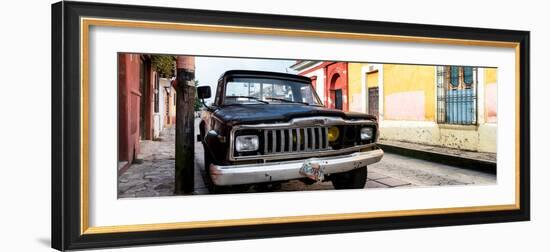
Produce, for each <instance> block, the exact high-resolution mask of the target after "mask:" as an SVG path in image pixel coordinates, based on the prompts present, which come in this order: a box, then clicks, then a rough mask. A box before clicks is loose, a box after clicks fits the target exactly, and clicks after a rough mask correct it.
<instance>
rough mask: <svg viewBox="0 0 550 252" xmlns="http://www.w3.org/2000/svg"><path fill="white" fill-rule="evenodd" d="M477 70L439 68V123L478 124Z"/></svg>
mask: <svg viewBox="0 0 550 252" xmlns="http://www.w3.org/2000/svg"><path fill="white" fill-rule="evenodd" d="M476 78H477V68H474V67H458V66H438V67H437V122H438V123H445V124H457V125H476V124H477V89H476V84H477V80H476Z"/></svg>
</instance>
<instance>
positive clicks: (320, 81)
mask: <svg viewBox="0 0 550 252" xmlns="http://www.w3.org/2000/svg"><path fill="white" fill-rule="evenodd" d="M323 69H324V68H319V69H317V70H315V71H312V72H309V73H307V74H306V75H305V76H307V77H310V78H311V77H312V76H317V81H316V84H315V91H316V92H317V95H318V96H319V99H321V102H322V103H323V104H324V103H325V77H326V76H325V72H324V70H323ZM325 105H326V104H325Z"/></svg>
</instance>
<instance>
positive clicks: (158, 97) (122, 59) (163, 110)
mask: <svg viewBox="0 0 550 252" xmlns="http://www.w3.org/2000/svg"><path fill="white" fill-rule="evenodd" d="M118 62H119V64H118V162H119V165H118V168H119V171H123V170H124V169H126V168H127V167H128V166H129V165H130V164H132V162H134V160H135V159H136V158H137V157H138V154H139V153H140V141H141V140H154V139H155V138H158V137H159V135H160V132H161V131H162V129H163V128H165V127H167V126H170V125H171V124H174V123H175V119H174V118H175V98H174V97H175V95H176V91H175V89H174V88H173V87H172V85H171V82H170V80H167V79H164V78H159V75H158V74H157V72H156V71H155V70H154V69H153V67H152V65H151V58H150V56H148V55H143V54H131V53H120V54H119V55H118ZM165 101H167V102H165Z"/></svg>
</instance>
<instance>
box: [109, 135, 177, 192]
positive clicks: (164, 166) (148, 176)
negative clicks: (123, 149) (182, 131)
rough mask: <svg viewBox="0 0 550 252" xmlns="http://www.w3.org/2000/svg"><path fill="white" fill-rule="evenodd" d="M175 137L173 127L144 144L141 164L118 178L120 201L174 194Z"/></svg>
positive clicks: (134, 165)
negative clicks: (122, 199) (130, 198)
mask: <svg viewBox="0 0 550 252" xmlns="http://www.w3.org/2000/svg"><path fill="white" fill-rule="evenodd" d="M174 134H175V130H174V128H168V129H165V130H163V131H162V132H161V134H160V137H159V138H158V139H156V140H154V141H152V140H142V141H141V143H140V150H141V153H140V154H139V155H138V159H141V160H142V162H141V163H134V164H131V165H130V167H129V168H128V170H126V172H124V173H123V174H122V175H120V176H119V177H118V197H119V198H127V197H146V196H169V195H173V194H174V192H173V191H174V171H175V170H174V165H175V137H174Z"/></svg>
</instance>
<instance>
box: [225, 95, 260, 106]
mask: <svg viewBox="0 0 550 252" xmlns="http://www.w3.org/2000/svg"><path fill="white" fill-rule="evenodd" d="M225 98H247V99H250V100H255V101H258V102H261V103H264V104H269V102H266V101H263V100H261V99H260V98H258V97H254V96H244V95H236V96H226V97H225Z"/></svg>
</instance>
